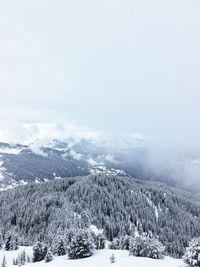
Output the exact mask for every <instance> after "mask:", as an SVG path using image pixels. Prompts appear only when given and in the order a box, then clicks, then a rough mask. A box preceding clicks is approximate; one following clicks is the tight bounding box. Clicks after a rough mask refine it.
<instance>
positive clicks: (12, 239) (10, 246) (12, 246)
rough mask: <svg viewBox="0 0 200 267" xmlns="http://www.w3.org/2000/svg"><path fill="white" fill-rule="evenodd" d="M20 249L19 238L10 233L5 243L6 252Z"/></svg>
mask: <svg viewBox="0 0 200 267" xmlns="http://www.w3.org/2000/svg"><path fill="white" fill-rule="evenodd" d="M17 249H18V242H17V237H16V235H15V234H12V233H8V234H7V238H6V243H5V250H7V251H9V250H17Z"/></svg>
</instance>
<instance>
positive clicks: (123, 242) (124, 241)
mask: <svg viewBox="0 0 200 267" xmlns="http://www.w3.org/2000/svg"><path fill="white" fill-rule="evenodd" d="M120 243H121V247H120V249H124V250H129V247H130V236H128V235H126V236H124V237H122V238H121V242H120Z"/></svg>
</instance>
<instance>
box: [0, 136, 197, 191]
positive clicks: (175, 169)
mask: <svg viewBox="0 0 200 267" xmlns="http://www.w3.org/2000/svg"><path fill="white" fill-rule="evenodd" d="M136 141H137V142H136ZM136 141H135V140H134V142H132V143H130V142H129V143H115V142H106V141H94V140H87V139H81V140H78V141H77V140H74V139H72V138H69V139H68V140H67V141H60V140H51V139H38V140H36V141H35V142H33V143H31V144H30V145H21V144H7V143H0V190H4V189H8V188H12V187H15V186H17V185H19V184H27V183H30V182H36V183H38V182H42V181H47V180H53V179H59V178H63V177H74V176H84V175H89V174H91V173H93V174H94V173H107V174H114V175H121V176H131V177H134V178H138V179H143V180H159V181H163V182H165V183H168V184H170V185H178V186H181V187H187V188H190V189H193V188H195V189H198V186H197V185H199V173H200V152H199V151H198V150H195V151H194V150H192V151H188V150H186V151H180V152H179V153H176V154H175V156H173V157H171V156H168V157H165V156H163V155H161V153H160V154H157V155H156V156H155V153H151V152H150V149H149V147H148V144H147V143H145V142H144V141H143V140H136ZM197 191H198V190H197Z"/></svg>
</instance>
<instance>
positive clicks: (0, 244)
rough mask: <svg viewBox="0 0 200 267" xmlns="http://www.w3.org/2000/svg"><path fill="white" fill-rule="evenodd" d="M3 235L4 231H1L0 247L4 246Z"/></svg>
mask: <svg viewBox="0 0 200 267" xmlns="http://www.w3.org/2000/svg"><path fill="white" fill-rule="evenodd" d="M3 243H4V242H3V236H2V233H1V231H0V249H1V248H2V247H3Z"/></svg>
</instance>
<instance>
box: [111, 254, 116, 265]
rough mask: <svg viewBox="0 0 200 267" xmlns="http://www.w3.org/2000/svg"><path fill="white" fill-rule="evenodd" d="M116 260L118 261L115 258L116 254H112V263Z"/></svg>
mask: <svg viewBox="0 0 200 267" xmlns="http://www.w3.org/2000/svg"><path fill="white" fill-rule="evenodd" d="M115 261H116V259H115V255H114V254H112V255H111V256H110V263H115Z"/></svg>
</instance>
